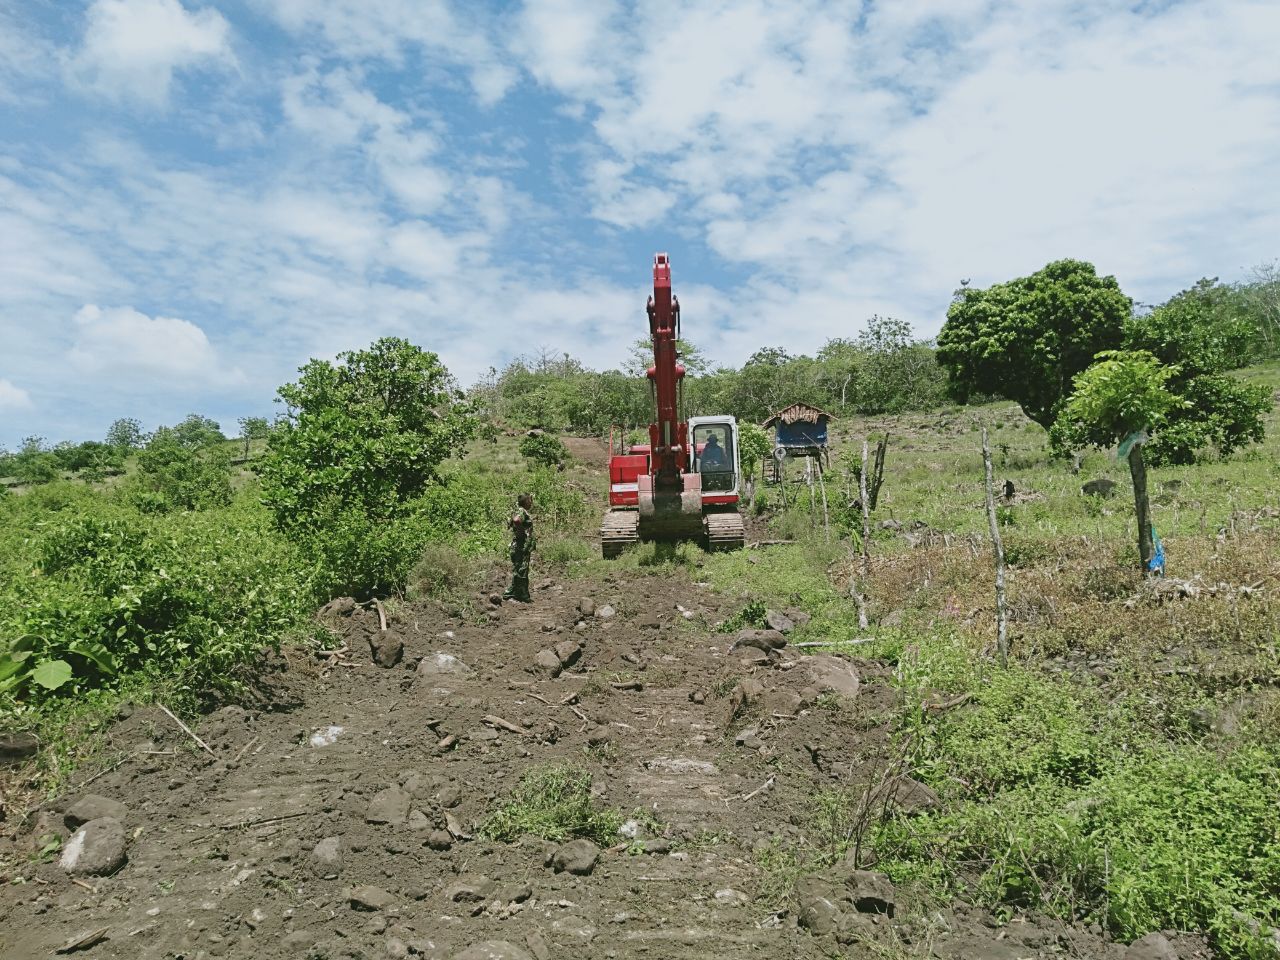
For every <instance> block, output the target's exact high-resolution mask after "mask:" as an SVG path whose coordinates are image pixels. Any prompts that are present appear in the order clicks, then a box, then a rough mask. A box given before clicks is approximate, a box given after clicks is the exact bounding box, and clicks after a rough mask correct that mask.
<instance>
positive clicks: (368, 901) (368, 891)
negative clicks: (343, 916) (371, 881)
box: [347, 886, 396, 913]
mask: <svg viewBox="0 0 1280 960" xmlns="http://www.w3.org/2000/svg"><path fill="white" fill-rule="evenodd" d="M347 902H349V903H350V904H351V909H352V910H362V911H364V912H366V913H377V912H378V911H380V910H387V909H390V908H391V907H394V906H395V905H396V898H395V895H394V894H391V893H387V891H385V890H383V889H382V888H381V887H370V886H363V887H356V888H355V889H354V890H352V891H351V892H350V893H348V894H347Z"/></svg>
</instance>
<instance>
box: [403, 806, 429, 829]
mask: <svg viewBox="0 0 1280 960" xmlns="http://www.w3.org/2000/svg"><path fill="white" fill-rule="evenodd" d="M405 826H407V827H408V828H409V829H410V830H413V831H415V832H421V831H423V830H430V829H431V821H430V820H429V819H428V818H427V815H426V814H425V813H423V812H422V811H421V810H410V811H409V819H408V820H406V821H405Z"/></svg>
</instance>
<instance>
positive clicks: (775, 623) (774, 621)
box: [764, 610, 796, 636]
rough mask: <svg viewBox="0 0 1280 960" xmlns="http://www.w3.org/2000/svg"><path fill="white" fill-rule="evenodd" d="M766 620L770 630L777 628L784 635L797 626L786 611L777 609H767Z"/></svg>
mask: <svg viewBox="0 0 1280 960" xmlns="http://www.w3.org/2000/svg"><path fill="white" fill-rule="evenodd" d="M764 622H765V623H766V624H767V625H768V627H769V629H770V630H776V631H777V632H778V633H781V634H782V635H783V636H785V635H786V634H788V633H790V632H791V631H792V630H794V629H795V628H796V625H795V622H794V621H793V620H792V619H791V618H790V617H788V616H787V615H786V614H785V613H779V612H778V611H777V610H766V611H765V615H764Z"/></svg>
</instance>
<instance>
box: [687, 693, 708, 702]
mask: <svg viewBox="0 0 1280 960" xmlns="http://www.w3.org/2000/svg"><path fill="white" fill-rule="evenodd" d="M689 702H690V703H706V702H707V695H706V694H705V693H703V692H702V691H701V690H694V691H693V692H692V693H691V694H689Z"/></svg>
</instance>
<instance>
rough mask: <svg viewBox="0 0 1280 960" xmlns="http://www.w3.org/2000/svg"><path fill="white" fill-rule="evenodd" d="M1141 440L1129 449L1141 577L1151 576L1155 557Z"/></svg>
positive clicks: (1145, 467)
mask: <svg viewBox="0 0 1280 960" xmlns="http://www.w3.org/2000/svg"><path fill="white" fill-rule="evenodd" d="M1142 440H1143V438H1141V437H1140V438H1139V439H1137V440H1135V441H1134V443H1133V446H1131V447H1130V448H1129V476H1130V477H1131V478H1132V479H1133V508H1134V513H1136V514H1137V515H1138V557H1139V559H1140V561H1141V563H1142V575H1143V576H1144V577H1149V576H1151V575H1152V569H1151V558H1152V557H1153V556H1154V555H1155V540H1154V538H1153V537H1152V536H1151V498H1150V497H1149V496H1148V494H1147V463H1146V461H1145V460H1144V459H1143V457H1142Z"/></svg>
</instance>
